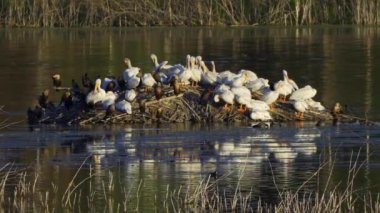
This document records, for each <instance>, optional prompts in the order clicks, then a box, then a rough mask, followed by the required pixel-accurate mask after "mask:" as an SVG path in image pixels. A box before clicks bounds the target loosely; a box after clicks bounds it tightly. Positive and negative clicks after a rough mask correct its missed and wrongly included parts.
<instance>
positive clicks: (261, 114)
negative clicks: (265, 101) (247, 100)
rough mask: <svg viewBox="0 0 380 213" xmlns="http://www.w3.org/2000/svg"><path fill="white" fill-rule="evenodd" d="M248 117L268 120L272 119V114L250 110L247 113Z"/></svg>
mask: <svg viewBox="0 0 380 213" xmlns="http://www.w3.org/2000/svg"><path fill="white" fill-rule="evenodd" d="M249 117H250V118H251V119H252V120H259V121H268V120H272V116H271V115H270V113H269V112H268V111H252V112H251V113H250V114H249Z"/></svg>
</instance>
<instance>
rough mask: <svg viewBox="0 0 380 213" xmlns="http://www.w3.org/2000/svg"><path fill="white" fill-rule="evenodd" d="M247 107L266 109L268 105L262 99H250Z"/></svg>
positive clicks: (252, 109)
mask: <svg viewBox="0 0 380 213" xmlns="http://www.w3.org/2000/svg"><path fill="white" fill-rule="evenodd" d="M247 108H248V109H249V110H251V111H268V110H269V105H268V104H267V103H265V102H264V101H260V100H255V99H251V100H250V102H249V104H247Z"/></svg>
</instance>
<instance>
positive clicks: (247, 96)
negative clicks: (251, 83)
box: [231, 86, 252, 112]
mask: <svg viewBox="0 0 380 213" xmlns="http://www.w3.org/2000/svg"><path fill="white" fill-rule="evenodd" d="M231 91H232V92H233V93H234V94H235V100H236V102H237V103H239V104H240V107H239V109H238V111H240V112H245V111H246V106H247V105H249V104H250V103H251V99H252V95H251V91H249V89H248V88H247V87H244V86H240V87H231Z"/></svg>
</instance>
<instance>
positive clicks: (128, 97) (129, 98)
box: [124, 89, 137, 102]
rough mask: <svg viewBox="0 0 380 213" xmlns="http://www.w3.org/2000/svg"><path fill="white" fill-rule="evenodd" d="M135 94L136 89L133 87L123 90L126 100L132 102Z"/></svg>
mask: <svg viewBox="0 0 380 213" xmlns="http://www.w3.org/2000/svg"><path fill="white" fill-rule="evenodd" d="M136 96H137V93H136V91H135V90H134V89H131V90H126V91H125V96H124V98H125V100H127V101H128V102H132V101H134V100H135V98H136Z"/></svg>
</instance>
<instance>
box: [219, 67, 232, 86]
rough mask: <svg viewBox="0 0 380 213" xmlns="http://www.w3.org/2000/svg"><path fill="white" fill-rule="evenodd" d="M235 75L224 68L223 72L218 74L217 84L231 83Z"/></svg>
mask: <svg viewBox="0 0 380 213" xmlns="http://www.w3.org/2000/svg"><path fill="white" fill-rule="evenodd" d="M235 77H237V75H236V74H235V73H232V72H231V71H229V70H226V71H223V72H221V73H219V74H218V77H217V82H218V83H219V84H228V85H231V84H232V81H233V79H234V78H235Z"/></svg>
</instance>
